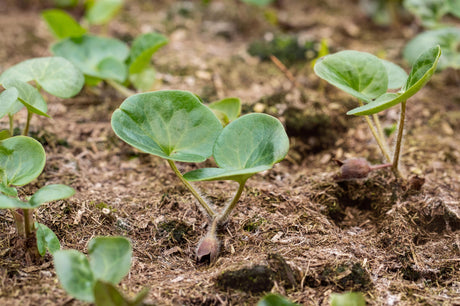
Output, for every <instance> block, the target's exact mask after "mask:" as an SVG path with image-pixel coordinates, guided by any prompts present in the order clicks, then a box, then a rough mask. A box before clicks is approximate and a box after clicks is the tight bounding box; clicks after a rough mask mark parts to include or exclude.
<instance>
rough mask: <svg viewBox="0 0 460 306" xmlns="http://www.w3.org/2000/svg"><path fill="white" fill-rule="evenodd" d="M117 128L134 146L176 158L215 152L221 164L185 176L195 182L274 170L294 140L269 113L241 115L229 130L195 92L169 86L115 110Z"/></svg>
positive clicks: (184, 159)
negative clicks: (173, 88) (290, 140)
mask: <svg viewBox="0 0 460 306" xmlns="http://www.w3.org/2000/svg"><path fill="white" fill-rule="evenodd" d="M112 128H113V130H114V131H115V133H116V134H117V136H118V137H120V138H121V139H122V140H124V141H125V142H127V143H128V144H130V145H132V146H133V147H135V148H137V149H139V150H141V151H143V152H146V153H150V154H153V155H157V156H160V157H162V158H165V159H169V160H172V161H181V162H203V161H205V160H206V159H208V158H209V157H210V156H211V155H213V156H214V159H215V161H216V163H217V164H218V166H219V167H220V168H205V169H199V170H195V171H192V172H189V173H186V174H185V175H184V178H186V179H187V180H191V181H197V180H235V181H238V182H242V181H245V180H246V179H247V178H248V177H250V176H252V175H253V174H255V173H257V172H260V171H263V170H267V169H270V168H271V167H272V166H273V165H274V164H275V163H277V162H279V161H280V160H282V159H283V158H284V156H285V155H286V154H287V151H288V148H289V139H288V137H287V135H286V132H285V131H284V128H283V126H282V124H281V123H280V122H279V121H278V120H277V119H275V118H274V117H271V116H269V115H265V114H249V115H245V116H242V117H240V118H238V119H236V120H234V121H233V122H231V123H230V124H228V125H227V126H226V127H225V128H224V129H222V125H221V123H220V122H219V120H218V119H217V117H216V116H215V115H214V114H213V112H212V111H211V110H210V109H209V108H208V107H206V106H205V105H203V104H202V103H201V102H200V100H199V99H198V98H197V97H196V96H195V95H193V94H192V93H190V92H186V91H178V90H170V91H157V92H150V93H143V94H137V95H134V96H131V97H129V98H128V99H126V100H125V101H124V102H123V103H122V105H121V106H120V108H119V109H118V110H116V111H115V112H114V113H113V115H112Z"/></svg>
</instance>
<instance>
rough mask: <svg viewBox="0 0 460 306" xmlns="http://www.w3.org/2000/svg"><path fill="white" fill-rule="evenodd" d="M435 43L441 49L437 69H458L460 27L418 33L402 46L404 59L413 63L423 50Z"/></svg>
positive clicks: (459, 64) (459, 62)
mask: <svg viewBox="0 0 460 306" xmlns="http://www.w3.org/2000/svg"><path fill="white" fill-rule="evenodd" d="M436 45H440V46H441V49H442V55H441V58H440V59H439V63H438V68H437V69H438V70H443V69H446V68H447V67H452V68H455V69H459V68H460V52H459V47H460V28H443V29H439V30H433V31H426V32H423V33H421V34H419V35H418V36H416V37H415V38H413V39H412V40H411V41H409V43H408V44H407V45H406V47H405V48H404V51H403V56H404V59H405V60H407V61H408V62H409V63H410V64H411V65H413V64H414V63H415V61H416V60H417V58H418V57H419V56H420V55H421V54H422V53H423V51H424V50H426V49H427V48H429V47H434V46H436Z"/></svg>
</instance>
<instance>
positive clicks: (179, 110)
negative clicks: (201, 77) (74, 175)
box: [112, 90, 222, 162]
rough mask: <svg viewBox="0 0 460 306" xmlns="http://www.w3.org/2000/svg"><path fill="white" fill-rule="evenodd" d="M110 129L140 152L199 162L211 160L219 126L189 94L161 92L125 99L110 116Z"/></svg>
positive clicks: (220, 127)
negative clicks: (209, 158)
mask: <svg viewBox="0 0 460 306" xmlns="http://www.w3.org/2000/svg"><path fill="white" fill-rule="evenodd" d="M112 129H113V130H114V131H115V134H117V136H118V137H120V138H121V139H122V140H124V141H125V142H127V143H128V144H130V145H132V146H133V147H135V148H137V149H139V150H141V151H143V152H146V153H150V154H153V155H157V156H160V157H162V158H166V159H169V160H176V161H183V162H202V161H205V160H206V159H207V158H208V157H209V156H211V154H212V147H213V145H214V141H215V139H216V137H217V136H218V135H219V133H220V131H221V130H222V125H221V124H220V122H219V120H218V119H217V118H216V116H214V114H213V113H212V111H211V110H210V109H209V108H207V107H206V106H204V105H203V104H202V103H201V102H200V101H199V100H198V98H197V97H195V95H193V94H192V93H190V92H187V91H179V90H165V91H156V92H149V93H142V94H136V95H133V96H131V97H129V98H128V99H126V100H125V101H124V102H123V103H122V104H121V106H120V108H119V109H117V110H116V111H115V112H114V113H113V115H112Z"/></svg>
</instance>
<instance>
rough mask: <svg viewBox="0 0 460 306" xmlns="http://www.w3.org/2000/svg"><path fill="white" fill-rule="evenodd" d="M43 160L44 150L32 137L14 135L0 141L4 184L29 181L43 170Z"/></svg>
mask: <svg viewBox="0 0 460 306" xmlns="http://www.w3.org/2000/svg"><path fill="white" fill-rule="evenodd" d="M45 162H46V156H45V150H44V149H43V147H42V145H41V144H40V143H39V142H38V141H36V140H35V139H33V138H30V137H26V136H15V137H11V138H7V139H5V140H2V141H1V142H0V170H1V172H2V183H3V184H4V185H6V186H10V185H14V186H22V185H25V184H28V183H30V182H31V181H32V180H34V179H35V178H37V176H39V175H40V173H41V172H42V171H43V168H44V167H45Z"/></svg>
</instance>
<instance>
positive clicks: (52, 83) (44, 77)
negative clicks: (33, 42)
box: [0, 57, 84, 98]
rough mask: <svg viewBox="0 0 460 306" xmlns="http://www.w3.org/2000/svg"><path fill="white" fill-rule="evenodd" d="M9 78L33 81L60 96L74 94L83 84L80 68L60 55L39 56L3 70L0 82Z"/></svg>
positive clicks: (67, 96) (64, 96) (66, 96)
mask: <svg viewBox="0 0 460 306" xmlns="http://www.w3.org/2000/svg"><path fill="white" fill-rule="evenodd" d="M9 79H16V80H19V81H22V82H29V81H35V82H37V84H39V85H40V86H41V87H42V88H43V89H44V90H45V91H47V92H49V93H50V94H52V95H55V96H56V97H60V98H70V97H73V96H75V95H76V94H78V93H79V92H80V90H81V89H82V87H83V84H84V78H83V75H82V73H81V72H80V70H78V68H76V67H75V66H74V65H73V64H72V63H71V62H69V61H68V60H66V59H65V58H62V57H40V58H33V59H30V60H26V61H24V62H21V63H19V64H17V65H15V66H13V67H11V68H9V69H7V70H6V71H5V72H3V73H2V75H1V76H0V83H3V82H4V81H6V80H9Z"/></svg>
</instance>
